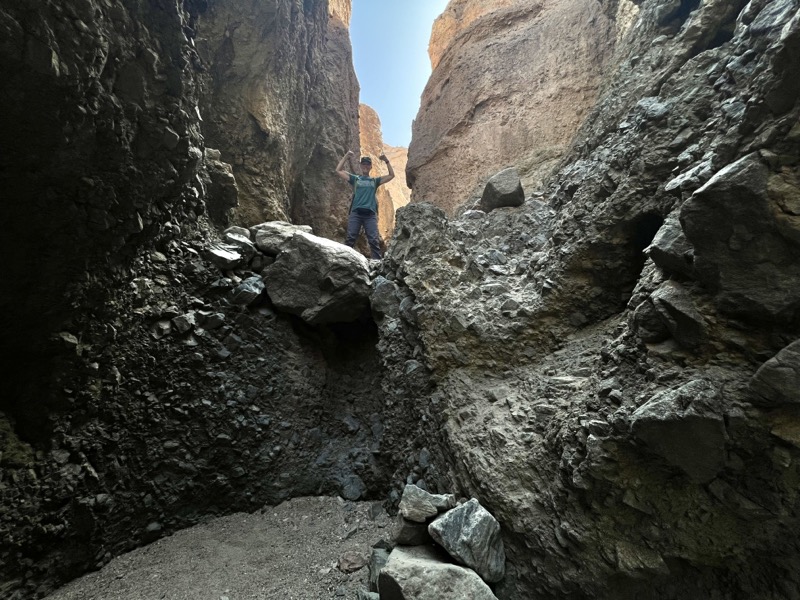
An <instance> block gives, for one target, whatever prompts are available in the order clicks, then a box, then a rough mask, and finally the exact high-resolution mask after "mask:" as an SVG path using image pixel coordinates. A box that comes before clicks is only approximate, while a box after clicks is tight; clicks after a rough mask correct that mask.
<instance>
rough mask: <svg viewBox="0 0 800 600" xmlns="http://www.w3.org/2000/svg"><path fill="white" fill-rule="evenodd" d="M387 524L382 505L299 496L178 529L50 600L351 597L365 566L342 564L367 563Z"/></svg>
mask: <svg viewBox="0 0 800 600" xmlns="http://www.w3.org/2000/svg"><path fill="white" fill-rule="evenodd" d="M390 524H391V520H390V517H389V516H388V515H387V514H386V512H385V511H384V510H383V508H382V507H381V506H380V504H370V503H364V502H361V503H357V502H347V501H344V500H342V499H341V498H297V499H294V500H291V501H288V502H285V503H283V504H281V505H279V506H277V507H266V508H264V509H263V510H261V511H260V512H258V513H255V514H243V513H239V514H234V515H230V516H228V517H223V518H220V519H216V520H214V521H210V522H208V523H206V524H202V525H197V526H195V527H192V528H190V529H185V530H183V531H179V532H177V533H175V534H174V535H172V536H170V537H166V538H163V539H161V540H159V541H157V542H155V543H153V544H151V545H149V546H145V547H143V548H138V549H137V550H134V551H133V552H130V553H129V554H125V555H123V556H120V557H117V558H116V559H114V560H112V561H111V562H110V563H109V564H108V565H106V566H105V567H104V568H103V569H101V570H100V571H97V572H95V573H90V574H88V575H85V576H84V577H81V578H80V579H77V580H75V581H73V582H72V583H70V584H68V585H67V586H65V587H63V588H61V589H60V590H58V591H56V592H55V593H53V594H51V595H50V596H48V597H47V600H161V599H164V600H272V599H275V600H278V599H280V600H331V599H336V598H343V599H346V600H353V599H355V598H357V593H358V590H359V589H366V588H367V580H368V569H367V567H366V566H365V567H362V568H360V569H358V570H357V571H355V572H353V573H351V574H346V573H343V572H342V571H341V570H339V568H338V563H339V559H340V557H342V556H343V555H345V553H348V556H350V554H349V553H351V552H355V553H356V554H357V555H359V556H360V557H363V559H364V560H365V561H366V559H368V557H369V555H370V552H371V547H372V545H373V544H375V543H377V542H379V541H380V540H381V539H387V540H388V538H389V535H390Z"/></svg>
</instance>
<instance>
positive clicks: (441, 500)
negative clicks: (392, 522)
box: [399, 484, 456, 523]
mask: <svg viewBox="0 0 800 600" xmlns="http://www.w3.org/2000/svg"><path fill="white" fill-rule="evenodd" d="M455 505H456V498H455V496H453V494H431V493H429V492H426V491H425V490H423V489H422V488H420V487H417V486H416V485H413V484H408V485H406V487H405V489H404V490H403V497H402V498H401V499H400V506H399V509H400V514H401V515H403V517H405V518H406V519H408V520H409V521H415V522H417V523H424V522H425V521H426V520H427V519H428V518H430V517H435V516H436V515H437V514H439V513H440V512H442V511H444V510H448V509H451V508H453V507H455Z"/></svg>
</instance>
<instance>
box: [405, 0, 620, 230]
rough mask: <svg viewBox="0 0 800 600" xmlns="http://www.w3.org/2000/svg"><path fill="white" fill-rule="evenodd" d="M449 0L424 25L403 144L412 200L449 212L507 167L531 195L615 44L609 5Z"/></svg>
mask: <svg viewBox="0 0 800 600" xmlns="http://www.w3.org/2000/svg"><path fill="white" fill-rule="evenodd" d="M609 4H613V5H614V6H609V5H608V4H607V5H604V4H603V3H599V2H596V1H594V0H545V1H543V2H528V1H524V0H499V1H486V0H480V1H478V0H454V1H453V2H450V4H449V5H448V7H447V9H446V10H445V12H444V13H443V14H442V15H441V16H440V17H439V19H438V20H437V21H436V23H435V24H434V27H433V33H432V35H431V41H430V49H429V52H430V56H431V62H432V65H433V67H434V71H433V74H432V76H431V78H430V80H429V81H428V84H427V86H426V88H425V91H424V93H423V95H422V105H421V107H420V110H419V113H418V115H417V118H416V120H415V122H414V128H413V137H412V141H411V145H410V147H409V163H408V182H409V185H410V186H411V187H412V189H413V194H412V197H413V200H414V201H415V202H420V201H428V202H433V203H434V204H436V205H437V206H441V207H442V208H444V209H445V211H446V212H448V213H449V214H453V212H454V211H455V210H456V209H457V207H459V206H462V205H464V204H466V203H474V201H475V200H476V199H479V198H480V186H481V184H482V183H485V181H486V180H487V179H488V178H489V177H490V176H491V175H493V174H494V173H496V172H498V171H500V170H502V169H503V168H505V167H510V166H514V167H516V168H517V170H518V171H519V172H520V174H521V175H522V177H523V184H524V187H525V188H526V190H530V191H533V190H534V189H535V188H536V187H537V186H539V185H540V184H541V181H542V178H543V176H544V175H546V174H547V173H548V172H549V171H550V170H551V169H552V167H553V166H554V165H555V164H556V163H557V162H558V160H559V159H560V158H561V156H562V155H563V154H564V151H565V150H566V147H567V145H568V144H569V142H570V141H571V139H572V137H573V136H574V134H575V131H576V130H577V128H578V126H579V125H580V123H581V122H582V120H583V118H584V117H585V115H586V112H587V110H588V109H589V108H590V107H591V106H592V104H593V103H594V101H595V99H596V97H597V90H598V87H599V85H600V82H601V80H602V73H603V71H604V68H605V66H606V65H607V64H608V62H609V61H610V59H611V56H612V54H613V51H614V47H615V45H616V38H617V33H616V29H617V26H618V23H617V6H618V5H619V6H620V7H621V6H627V5H629V3H628V2H627V0H623V2H620V3H619V4H617V3H609Z"/></svg>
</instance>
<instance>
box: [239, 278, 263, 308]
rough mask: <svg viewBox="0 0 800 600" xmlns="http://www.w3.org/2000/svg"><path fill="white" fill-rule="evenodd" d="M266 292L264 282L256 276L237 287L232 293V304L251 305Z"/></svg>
mask: <svg viewBox="0 0 800 600" xmlns="http://www.w3.org/2000/svg"><path fill="white" fill-rule="evenodd" d="M263 291H264V282H263V281H262V280H261V277H259V276H258V275H255V276H253V277H248V278H247V279H245V280H244V281H242V283H240V284H239V285H237V286H236V287H235V288H234V289H233V291H232V292H231V302H233V303H234V304H242V305H250V304H252V303H253V302H255V301H256V300H257V299H258V297H259V296H260V295H261V293H262V292H263Z"/></svg>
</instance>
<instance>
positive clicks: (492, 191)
mask: <svg viewBox="0 0 800 600" xmlns="http://www.w3.org/2000/svg"><path fill="white" fill-rule="evenodd" d="M524 202H525V192H524V191H523V189H522V182H521V181H520V178H519V173H517V170H516V169H515V168H513V167H511V168H508V169H504V170H502V171H500V172H499V173H497V174H496V175H494V176H492V177H491V178H490V179H489V181H488V182H487V183H486V187H485V188H484V189H483V195H482V196H481V202H480V208H481V210H483V211H485V212H490V211H492V210H494V209H495V208H500V207H502V206H522V204H523V203H524Z"/></svg>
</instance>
